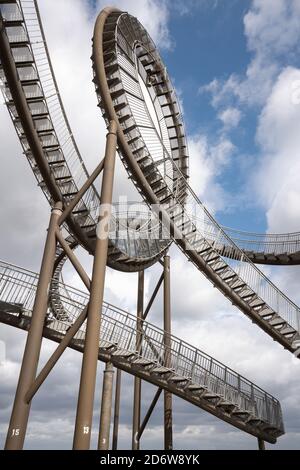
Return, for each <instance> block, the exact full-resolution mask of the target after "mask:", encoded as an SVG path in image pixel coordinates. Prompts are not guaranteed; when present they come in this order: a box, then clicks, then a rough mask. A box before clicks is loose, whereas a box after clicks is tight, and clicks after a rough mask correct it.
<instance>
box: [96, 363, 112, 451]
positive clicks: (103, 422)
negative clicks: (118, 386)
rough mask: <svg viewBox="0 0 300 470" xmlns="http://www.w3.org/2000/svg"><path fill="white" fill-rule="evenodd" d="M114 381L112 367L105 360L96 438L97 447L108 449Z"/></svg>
mask: <svg viewBox="0 0 300 470" xmlns="http://www.w3.org/2000/svg"><path fill="white" fill-rule="evenodd" d="M113 381H114V367H113V365H112V363H111V362H107V363H106V366H105V369H104V371H103V387H102V401H101V412H100V429H99V439H98V449H99V450H108V449H109V436H110V420H111V405H112V393H113Z"/></svg>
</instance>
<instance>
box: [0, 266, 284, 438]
mask: <svg viewBox="0 0 300 470" xmlns="http://www.w3.org/2000/svg"><path fill="white" fill-rule="evenodd" d="M37 280H38V276H37V274H35V273H33V272H31V271H28V270H25V269H23V268H20V267H17V266H14V265H12V264H8V263H6V262H4V261H0V301H1V302H5V303H7V304H10V305H18V306H22V309H23V311H24V314H26V315H28V316H30V315H31V310H32V307H33V302H34V296H35V291H36V285H37ZM59 292H60V297H61V301H62V303H63V305H64V308H65V310H66V311H67V312H68V320H66V321H61V320H57V319H55V318H54V317H51V312H50V311H49V316H48V323H47V324H48V328H51V329H53V330H55V331H57V332H60V331H61V332H64V331H65V330H66V329H67V328H68V327H69V326H70V323H72V322H73V321H74V320H75V319H76V318H77V316H78V315H79V314H80V312H81V311H82V309H83V308H84V306H86V305H87V302H88V294H87V293H85V292H82V291H79V290H77V289H74V288H72V287H70V286H66V285H65V284H62V283H60V285H59ZM102 318H103V319H102V326H101V341H100V344H101V342H108V343H110V344H114V345H116V346H117V348H118V349H120V350H124V351H127V352H132V353H134V354H135V355H140V357H141V358H144V359H147V360H149V361H152V362H153V363H154V364H155V363H156V364H157V365H158V366H159V367H166V368H167V369H168V370H171V371H173V372H174V373H175V374H176V375H179V376H181V377H184V378H186V379H187V380H188V381H189V382H190V383H191V384H195V385H197V384H198V385H201V386H203V387H204V388H206V389H207V390H208V391H210V392H213V393H216V394H217V395H218V396H220V397H222V399H223V400H225V401H226V402H228V403H230V404H233V405H235V406H237V407H238V408H239V409H240V410H242V411H245V412H249V413H250V414H251V416H254V417H255V418H256V419H258V420H262V421H264V422H265V423H268V425H270V426H271V427H273V428H274V429H276V430H277V431H278V432H279V433H281V432H283V422H282V414H281V407H280V404H279V402H278V400H276V399H275V398H274V397H273V396H271V395H270V394H268V393H267V392H265V391H264V390H262V389H261V388H259V387H257V386H256V385H255V384H253V383H252V382H250V381H249V380H247V379H246V378H244V377H243V376H241V375H239V374H237V373H236V372H234V371H233V370H232V369H230V368H228V367H226V366H225V365H224V364H222V363H220V362H218V361H216V360H215V359H213V358H212V357H210V356H208V355H207V354H205V353H203V352H202V351H200V350H199V349H197V348H195V347H193V346H191V345H189V344H188V343H186V342H185V341H182V340H180V339H179V338H177V337H175V336H173V335H172V336H171V340H170V347H168V348H166V347H165V346H164V331H163V330H161V329H160V328H158V327H156V326H154V325H152V324H150V323H148V322H146V321H144V322H143V326H142V329H141V330H138V333H137V331H136V316H134V315H131V314H130V313H127V312H125V311H124V310H121V309H119V308H117V307H114V306H113V305H111V304H109V303H107V302H104V303H103V310H102ZM51 319H52V321H51ZM137 334H138V337H139V339H140V341H141V348H140V351H139V352H137V350H136V349H137V348H136V344H137V342H136V341H137V338H136V335H137ZM84 337H85V325H83V327H82V328H81V329H80V330H79V332H78V333H77V334H76V336H75V338H76V340H84Z"/></svg>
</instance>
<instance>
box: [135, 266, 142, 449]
mask: <svg viewBox="0 0 300 470" xmlns="http://www.w3.org/2000/svg"><path fill="white" fill-rule="evenodd" d="M144 278H145V273H144V271H140V272H139V273H138V296H137V317H136V350H137V351H140V348H141V331H142V327H143V310H144ZM141 393H142V382H141V379H140V378H139V377H134V391H133V417H132V450H139V448H140V443H139V440H138V439H137V436H138V432H139V429H140V422H141Z"/></svg>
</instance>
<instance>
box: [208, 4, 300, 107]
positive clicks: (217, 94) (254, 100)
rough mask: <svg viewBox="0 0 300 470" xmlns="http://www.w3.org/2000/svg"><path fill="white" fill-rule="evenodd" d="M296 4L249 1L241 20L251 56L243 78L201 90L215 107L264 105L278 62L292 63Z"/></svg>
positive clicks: (297, 33)
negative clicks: (239, 104)
mask: <svg viewBox="0 0 300 470" xmlns="http://www.w3.org/2000/svg"><path fill="white" fill-rule="evenodd" d="M299 20H300V4H299V1H298V0H291V1H289V2H286V1H285V0H275V1H274V0H253V1H252V4H251V7H250V9H249V11H248V12H247V13H246V15H245V16H244V33H245V36H246V39H247V45H248V50H249V52H250V54H251V55H252V58H251V61H250V63H249V65H248V67H247V70H246V72H245V75H244V76H239V75H236V74H232V75H230V77H229V78H228V79H227V80H225V81H224V80H220V79H214V80H212V81H211V82H210V83H209V84H208V85H206V86H204V87H201V88H200V91H201V92H209V93H211V95H212V104H213V106H215V107H218V106H220V105H221V104H222V103H225V104H227V103H231V102H232V101H235V102H238V103H242V104H244V105H249V106H252V105H264V103H265V100H266V99H267V97H268V95H269V94H270V91H271V89H272V86H273V83H274V80H275V79H276V76H277V75H278V74H279V73H280V64H281V61H282V60H284V61H289V60H293V58H294V57H295V55H296V54H297V51H299V44H300V41H299V39H300V28H299Z"/></svg>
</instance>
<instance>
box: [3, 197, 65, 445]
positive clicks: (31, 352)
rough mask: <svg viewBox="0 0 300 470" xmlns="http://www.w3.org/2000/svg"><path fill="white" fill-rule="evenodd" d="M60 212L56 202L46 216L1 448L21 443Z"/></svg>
mask: <svg viewBox="0 0 300 470" xmlns="http://www.w3.org/2000/svg"><path fill="white" fill-rule="evenodd" d="M61 213H62V203H61V202H58V203H57V204H56V205H55V207H54V209H53V210H52V213H51V217H50V223H49V228H48V234H47V238H46V243H45V248H44V255H43V259H42V264H41V269H40V275H39V280H38V285H37V290H36V297H35V301H34V307H33V311H32V320H31V325H30V329H29V331H28V335H27V340H26V345H25V350H24V354H23V359H22V365H21V370H20V376H19V382H18V386H17V390H16V395H15V400H14V405H13V410H12V414H11V418H10V423H9V428H8V433H7V438H6V443H5V449H10V450H18V449H22V448H23V444H24V439H25V434H26V429H27V423H28V418H29V412H30V405H31V403H30V402H29V403H28V402H27V400H26V398H25V396H26V393H27V391H28V390H29V387H30V386H31V385H32V383H33V381H34V380H35V377H36V372H37V367H38V362H39V357H40V351H41V346H42V338H43V328H44V324H45V318H46V313H47V308H48V293H49V286H50V281H51V277H52V272H53V266H54V261H55V250H56V237H55V231H56V228H57V221H58V219H59V217H60V216H61Z"/></svg>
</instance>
